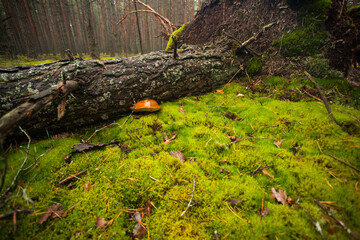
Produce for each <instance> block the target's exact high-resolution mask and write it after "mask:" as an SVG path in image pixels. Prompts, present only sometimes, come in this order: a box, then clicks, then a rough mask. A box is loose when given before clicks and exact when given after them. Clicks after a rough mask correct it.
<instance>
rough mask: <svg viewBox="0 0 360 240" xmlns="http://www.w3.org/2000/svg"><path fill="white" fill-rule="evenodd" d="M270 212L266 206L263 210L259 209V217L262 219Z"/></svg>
mask: <svg viewBox="0 0 360 240" xmlns="http://www.w3.org/2000/svg"><path fill="white" fill-rule="evenodd" d="M269 212H270V208H268V207H266V208H265V209H264V210H262V211H261V214H260V215H261V219H263V218H264V217H265V216H266V215H268V214H269Z"/></svg>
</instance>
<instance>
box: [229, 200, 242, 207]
mask: <svg viewBox="0 0 360 240" xmlns="http://www.w3.org/2000/svg"><path fill="white" fill-rule="evenodd" d="M228 202H230V204H231V206H235V205H237V204H238V203H241V202H242V200H240V199H236V198H232V199H230V200H228Z"/></svg>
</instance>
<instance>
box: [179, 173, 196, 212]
mask: <svg viewBox="0 0 360 240" xmlns="http://www.w3.org/2000/svg"><path fill="white" fill-rule="evenodd" d="M194 192H195V178H194V184H193V191H192V194H191V198H190V201H189V204H188V205H187V207H186V209H185V210H184V211H183V212H182V214H181V216H184V214H185V213H186V211H187V210H188V209H189V208H190V207H192V206H193V205H191V202H192V200H193V197H194Z"/></svg>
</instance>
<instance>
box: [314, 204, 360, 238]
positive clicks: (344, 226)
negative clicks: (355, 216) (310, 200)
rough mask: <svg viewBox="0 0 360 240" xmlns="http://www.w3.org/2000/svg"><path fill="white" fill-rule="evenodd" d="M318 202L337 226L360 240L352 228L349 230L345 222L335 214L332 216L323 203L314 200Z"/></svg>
mask: <svg viewBox="0 0 360 240" xmlns="http://www.w3.org/2000/svg"><path fill="white" fill-rule="evenodd" d="M314 201H315V202H316V204H317V205H319V207H321V208H322V209H323V210H324V211H325V212H326V213H327V214H328V215H329V216H330V217H332V218H333V219H334V220H335V221H336V223H337V224H339V225H340V226H341V227H342V228H343V229H344V230H345V231H346V232H347V233H349V234H350V235H351V236H353V237H354V238H355V239H357V240H360V237H359V236H358V235H357V234H356V233H354V232H353V231H352V230H351V229H350V228H348V227H347V226H346V225H345V223H344V222H343V221H341V220H340V219H338V218H337V217H336V216H335V215H334V214H332V212H330V210H329V209H328V208H327V207H326V206H325V205H324V204H322V203H321V202H319V201H318V200H314Z"/></svg>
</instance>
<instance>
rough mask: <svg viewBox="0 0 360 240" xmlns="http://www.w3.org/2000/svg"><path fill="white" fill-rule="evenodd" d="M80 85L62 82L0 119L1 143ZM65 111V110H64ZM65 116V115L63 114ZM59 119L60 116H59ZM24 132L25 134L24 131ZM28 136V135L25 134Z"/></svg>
mask: <svg viewBox="0 0 360 240" xmlns="http://www.w3.org/2000/svg"><path fill="white" fill-rule="evenodd" d="M77 87H78V83H77V82H75V81H66V83H65V84H63V83H62V82H60V83H59V84H58V85H56V86H55V87H51V88H49V89H46V90H44V91H42V92H39V93H37V94H34V95H32V96H30V97H29V99H30V100H29V101H27V102H25V103H23V104H21V105H20V106H18V107H16V108H14V109H13V110H11V111H10V112H8V113H6V114H5V115H4V116H2V117H1V119H0V138H1V139H0V141H1V140H5V138H6V136H7V135H8V134H9V133H11V132H12V131H13V129H14V128H16V127H17V126H19V125H20V124H21V123H23V122H25V121H26V120H27V119H29V118H30V117H31V116H32V115H35V114H36V113H38V112H39V111H40V110H41V109H42V108H43V107H45V106H46V105H49V104H50V103H52V101H53V100H55V99H58V98H60V97H65V96H66V95H67V94H69V93H70V92H72V91H73V90H75V89H77ZM63 111H65V110H63ZM62 114H63V113H62ZM58 117H59V116H58ZM22 132H24V131H23V130H22ZM25 134H26V135H27V133H25Z"/></svg>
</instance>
